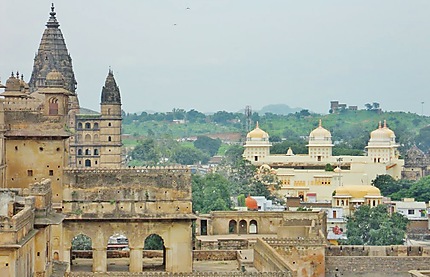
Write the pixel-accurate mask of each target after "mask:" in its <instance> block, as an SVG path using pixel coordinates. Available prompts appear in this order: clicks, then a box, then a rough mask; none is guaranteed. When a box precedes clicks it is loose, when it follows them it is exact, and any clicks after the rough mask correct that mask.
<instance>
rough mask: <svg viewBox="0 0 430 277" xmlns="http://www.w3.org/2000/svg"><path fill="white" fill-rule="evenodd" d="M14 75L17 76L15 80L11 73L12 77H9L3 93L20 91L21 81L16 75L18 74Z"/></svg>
mask: <svg viewBox="0 0 430 277" xmlns="http://www.w3.org/2000/svg"><path fill="white" fill-rule="evenodd" d="M16 74H17V76H16V78H15V75H14V74H13V72H12V75H11V76H10V77H9V79H7V81H6V88H5V91H20V90H21V81H20V79H19V74H18V72H17V73H16Z"/></svg>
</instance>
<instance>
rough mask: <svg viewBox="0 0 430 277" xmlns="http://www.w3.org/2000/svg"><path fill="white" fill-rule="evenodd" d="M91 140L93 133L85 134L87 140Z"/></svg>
mask: <svg viewBox="0 0 430 277" xmlns="http://www.w3.org/2000/svg"><path fill="white" fill-rule="evenodd" d="M90 141H91V135H89V134H86V135H85V142H90Z"/></svg>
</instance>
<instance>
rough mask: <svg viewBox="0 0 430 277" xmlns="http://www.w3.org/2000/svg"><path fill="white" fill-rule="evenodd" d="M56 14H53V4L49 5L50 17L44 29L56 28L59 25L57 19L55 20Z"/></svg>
mask: <svg viewBox="0 0 430 277" xmlns="http://www.w3.org/2000/svg"><path fill="white" fill-rule="evenodd" d="M56 14H57V13H56V12H55V6H54V3H52V4H51V12H50V13H49V15H50V17H49V20H48V23H46V27H48V28H58V27H59V26H60V24H59V23H58V21H57V18H55V15H56Z"/></svg>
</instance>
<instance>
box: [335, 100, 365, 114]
mask: <svg viewBox="0 0 430 277" xmlns="http://www.w3.org/2000/svg"><path fill="white" fill-rule="evenodd" d="M342 110H350V111H356V110H358V106H347V105H346V104H343V103H339V101H330V110H329V112H330V113H338V112H339V111H342Z"/></svg>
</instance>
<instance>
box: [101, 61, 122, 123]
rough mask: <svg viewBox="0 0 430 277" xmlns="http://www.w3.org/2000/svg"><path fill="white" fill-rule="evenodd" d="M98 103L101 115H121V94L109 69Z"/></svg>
mask: <svg viewBox="0 0 430 277" xmlns="http://www.w3.org/2000/svg"><path fill="white" fill-rule="evenodd" d="M100 105H101V113H102V115H103V116H121V94H120V91H119V87H118V85H117V84H116V81H115V77H114V76H113V71H112V70H111V69H109V73H108V76H107V77H106V81H105V85H104V86H103V89H102V97H101V103H100Z"/></svg>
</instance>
